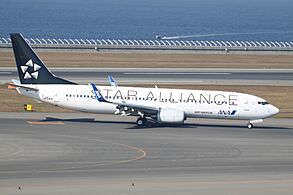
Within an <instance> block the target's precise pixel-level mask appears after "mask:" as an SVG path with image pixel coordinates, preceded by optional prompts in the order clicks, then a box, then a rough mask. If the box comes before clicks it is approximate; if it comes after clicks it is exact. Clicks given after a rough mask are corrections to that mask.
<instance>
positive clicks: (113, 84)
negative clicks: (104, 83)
mask: <svg viewBox="0 0 293 195" xmlns="http://www.w3.org/2000/svg"><path fill="white" fill-rule="evenodd" d="M108 80H109V82H110V85H111V86H112V87H118V84H117V83H116V81H115V80H114V78H113V77H112V76H111V75H108Z"/></svg>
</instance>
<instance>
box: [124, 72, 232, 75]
mask: <svg viewBox="0 0 293 195" xmlns="http://www.w3.org/2000/svg"><path fill="white" fill-rule="evenodd" d="M123 74H126V75H127V74H129V75H145V74H147V75H170V74H171V75H186V74H189V75H231V74H232V73H229V72H125V73H123Z"/></svg>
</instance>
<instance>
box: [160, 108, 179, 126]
mask: <svg viewBox="0 0 293 195" xmlns="http://www.w3.org/2000/svg"><path fill="white" fill-rule="evenodd" d="M184 119H185V116H184V112H183V111H181V110H175V109H171V108H163V109H161V110H160V111H159V112H158V116H157V120H158V122H160V123H183V121H184Z"/></svg>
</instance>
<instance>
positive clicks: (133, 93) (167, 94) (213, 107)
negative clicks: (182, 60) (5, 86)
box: [17, 84, 279, 120]
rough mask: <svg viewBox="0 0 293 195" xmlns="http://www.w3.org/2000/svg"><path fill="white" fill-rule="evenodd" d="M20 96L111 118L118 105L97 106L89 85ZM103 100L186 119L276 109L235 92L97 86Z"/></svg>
mask: <svg viewBox="0 0 293 195" xmlns="http://www.w3.org/2000/svg"><path fill="white" fill-rule="evenodd" d="M24 86H29V87H32V88H36V89H38V91H33V90H29V89H24V88H17V90H18V92H19V93H20V94H23V95H25V96H29V97H32V98H34V99H36V100H40V101H43V102H47V103H49V104H53V105H57V106H60V107H63V108H68V109H72V110H77V111H83V112H91V113H103V114H114V113H115V111H116V107H117V105H115V104H112V103H106V102H99V101H98V100H97V99H96V98H95V95H94V93H93V90H92V88H91V86H90V85H61V84H57V85H53V84H50V85H42V84H38V85H24ZM97 87H98V88H99V90H100V92H101V94H102V95H103V97H104V98H105V99H106V100H109V101H112V102H122V101H124V102H127V103H135V104H139V105H142V106H152V107H156V108H170V109H176V110H181V111H183V112H184V114H185V117H186V118H188V117H192V118H214V119H243V120H256V119H264V118H268V117H271V116H273V115H275V114H277V113H278V112H279V110H278V108H276V107H275V106H273V105H271V104H268V103H267V102H266V101H265V100H264V99H262V98H260V97H257V96H253V95H249V94H244V93H236V92H224V91H207V90H183V89H164V88H140V87H111V86H97Z"/></svg>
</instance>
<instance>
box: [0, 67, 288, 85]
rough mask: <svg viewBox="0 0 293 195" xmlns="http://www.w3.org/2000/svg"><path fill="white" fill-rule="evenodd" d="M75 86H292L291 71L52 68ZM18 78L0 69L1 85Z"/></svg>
mask: <svg viewBox="0 0 293 195" xmlns="http://www.w3.org/2000/svg"><path fill="white" fill-rule="evenodd" d="M52 72H53V73H54V74H55V75H57V76H59V77H62V78H65V79H68V80H71V81H74V82H77V83H89V82H94V83H97V84H98V83H102V84H105V83H108V80H107V76H108V75H112V76H113V77H114V78H115V79H116V80H117V82H118V83H121V84H132V83H137V84H228V85H243V84H245V85H280V86H292V85H293V79H292V78H293V69H174V68H166V69H154V68H146V69H144V68H137V69H136V68H126V69H125V68H113V69H104V68H52ZM11 79H18V74H17V71H16V70H15V68H0V82H1V83H6V82H10V80H11Z"/></svg>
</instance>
